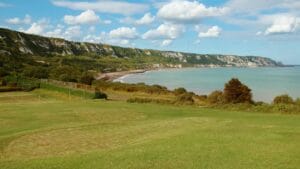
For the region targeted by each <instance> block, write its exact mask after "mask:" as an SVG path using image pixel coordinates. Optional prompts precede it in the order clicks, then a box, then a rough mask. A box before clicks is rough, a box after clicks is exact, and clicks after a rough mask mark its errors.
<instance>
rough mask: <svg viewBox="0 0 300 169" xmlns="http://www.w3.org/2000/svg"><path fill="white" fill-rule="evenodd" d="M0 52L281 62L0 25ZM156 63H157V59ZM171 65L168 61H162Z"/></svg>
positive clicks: (190, 62)
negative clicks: (69, 38) (129, 44)
mask: <svg viewBox="0 0 300 169" xmlns="http://www.w3.org/2000/svg"><path fill="white" fill-rule="evenodd" d="M0 55H2V56H15V55H18V56H22V55H29V56H41V57H49V56H50V57H51V56H68V55H72V56H83V55H88V56H96V57H101V56H113V57H117V58H136V57H143V56H156V57H163V58H170V60H172V61H173V62H172V63H174V60H175V61H176V64H180V65H181V64H182V65H183V66H238V67H240V66H246V67H252V66H254V67H255V66H281V65H282V64H281V63H278V62H276V61H274V60H272V59H269V58H265V57H258V56H235V55H211V54H210V55H206V54H192V53H183V52H173V51H158V50H148V49H136V48H123V47H118V46H111V45H106V44H94V43H86V42H71V41H67V40H64V39H59V38H47V37H42V36H37V35H30V34H26V33H22V32H17V31H13V30H9V29H3V28H0ZM157 64H158V65H156V66H160V65H159V64H160V63H157ZM165 66H169V67H172V65H171V64H170V65H165Z"/></svg>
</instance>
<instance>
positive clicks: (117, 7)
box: [52, 0, 149, 15]
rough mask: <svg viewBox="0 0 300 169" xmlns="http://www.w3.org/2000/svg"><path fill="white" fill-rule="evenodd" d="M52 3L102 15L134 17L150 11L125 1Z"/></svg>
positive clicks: (63, 1) (144, 6)
mask: <svg viewBox="0 0 300 169" xmlns="http://www.w3.org/2000/svg"><path fill="white" fill-rule="evenodd" d="M52 3H53V4H54V5H56V6H60V7H66V8H70V9H73V10H89V9H90V10H94V11H97V12H101V13H113V14H123V15H132V14H136V13H142V12H144V11H146V10H148V9H149V6H148V5H146V4H142V3H130V2H124V1H116V0H110V1H95V2H89V1H80V2H78V1H77V2H72V1H65V0H62V1H61V0H54V1H52Z"/></svg>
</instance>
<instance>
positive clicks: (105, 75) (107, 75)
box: [96, 69, 151, 81]
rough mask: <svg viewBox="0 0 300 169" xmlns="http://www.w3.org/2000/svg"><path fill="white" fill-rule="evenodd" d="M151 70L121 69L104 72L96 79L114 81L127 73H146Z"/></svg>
mask: <svg viewBox="0 0 300 169" xmlns="http://www.w3.org/2000/svg"><path fill="white" fill-rule="evenodd" d="M149 70H151V69H137V70H128V71H121V72H109V73H102V74H98V75H97V77H96V80H106V81H114V80H116V79H119V78H121V77H124V76H126V75H130V74H138V73H145V72H147V71H149Z"/></svg>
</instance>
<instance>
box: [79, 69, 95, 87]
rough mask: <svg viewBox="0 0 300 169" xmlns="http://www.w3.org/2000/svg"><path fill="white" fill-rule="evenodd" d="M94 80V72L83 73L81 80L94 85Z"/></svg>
mask: <svg viewBox="0 0 300 169" xmlns="http://www.w3.org/2000/svg"><path fill="white" fill-rule="evenodd" d="M94 80H95V78H94V75H93V74H92V73H88V72H85V73H83V74H82V75H81V77H80V79H79V82H80V83H83V84H87V85H92V83H93V81H94Z"/></svg>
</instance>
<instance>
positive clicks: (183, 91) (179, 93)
mask: <svg viewBox="0 0 300 169" xmlns="http://www.w3.org/2000/svg"><path fill="white" fill-rule="evenodd" d="M184 93H187V91H186V90H185V88H183V87H180V88H177V89H174V94H175V95H182V94H184Z"/></svg>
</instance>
